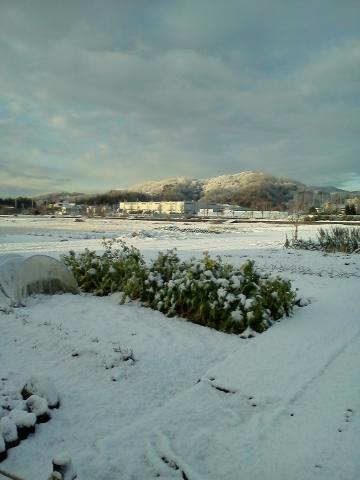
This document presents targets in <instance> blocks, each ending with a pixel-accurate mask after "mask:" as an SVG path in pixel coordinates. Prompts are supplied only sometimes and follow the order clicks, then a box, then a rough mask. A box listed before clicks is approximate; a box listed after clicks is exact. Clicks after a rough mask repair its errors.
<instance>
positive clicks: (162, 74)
mask: <svg viewBox="0 0 360 480" xmlns="http://www.w3.org/2000/svg"><path fill="white" fill-rule="evenodd" d="M359 13H360V4H359V3H358V2H352V1H347V2H337V1H329V0H327V1H325V0H318V1H317V2H301V3H297V2H288V1H281V0H279V1H275V2H266V1H262V0H257V1H254V2H251V3H250V2H239V1H235V0H234V1H230V0H228V1H225V2H218V1H208V0H206V1H205V0H196V1H190V0H186V1H184V2H177V1H171V0H170V1H152V2H148V1H145V0H143V1H141V2H140V1H139V2H133V1H120V2H119V1H113V2H111V1H108V2H104V4H101V6H100V4H99V2H92V1H87V2H81V1H79V2H70V1H64V2H59V3H55V4H54V3H53V2H48V1H32V2H20V1H16V2H13V1H11V2H10V1H4V2H2V4H1V6H0V39H2V41H3V43H2V46H0V54H1V55H2V58H3V59H4V65H6V68H4V69H1V70H0V88H1V91H2V92H3V93H4V96H5V97H6V98H8V99H9V98H15V99H18V101H19V104H20V105H21V104H23V105H22V111H19V112H18V113H17V114H16V113H14V114H13V115H12V116H9V117H8V119H7V123H2V124H1V125H2V126H4V129H3V130H2V133H1V131H0V135H1V136H2V138H3V139H4V143H2V145H3V147H0V150H1V148H3V149H4V148H6V149H7V151H9V150H11V151H12V154H13V155H14V162H16V161H20V160H21V157H22V156H23V155H26V148H28V149H30V148H33V147H35V148H39V149H40V150H41V151H42V152H46V155H45V156H46V157H47V158H48V161H49V162H52V165H53V166H54V165H55V164H58V166H59V168H60V165H59V162H60V160H61V157H63V160H62V161H63V165H64V169H65V168H67V169H71V168H72V172H73V174H74V175H73V177H74V178H75V176H77V178H78V180H77V181H78V182H79V184H81V185H85V186H86V185H89V186H93V185H95V182H96V178H95V177H97V179H98V182H99V185H100V184H101V185H108V186H109V188H110V187H116V186H118V185H117V184H118V183H120V182H121V184H122V185H121V186H123V184H124V183H125V184H126V183H127V184H131V183H137V182H138V181H141V180H145V179H147V178H148V177H149V175H151V176H153V177H156V178H161V177H162V176H163V177H164V176H173V175H182V174H184V175H188V176H202V177H206V176H210V175H217V174H222V173H233V172H236V171H240V170H243V169H252V168H253V169H257V170H265V171H268V172H269V173H273V174H277V175H287V176H290V177H294V178H296V179H298V180H300V181H306V182H309V171H311V174H312V178H313V180H314V182H313V183H328V182H331V183H339V182H345V181H347V180H348V178H349V177H351V176H353V175H360V170H359V168H360V167H359V165H358V158H359V141H358V127H357V125H358V124H359V123H360V111H359V103H358V100H356V99H357V98H359V93H360V91H359V85H360V82H359V70H358V65H359V59H360V57H359V52H360V35H359V28H358V24H357V21H356V18H358V17H359V15H358V14H359ZM0 108H1V103H0ZM56 119H57V120H56ZM60 119H61V120H60ZM0 121H1V117H0ZM19 143H20V146H19ZM98 144H106V145H107V146H108V147H107V150H106V151H102V152H99V151H98V150H97V145H98ZM16 152H17V158H18V160H16V158H15V157H16ZM64 157H65V158H64ZM43 158H44V157H43ZM98 159H100V160H101V162H102V165H103V174H102V173H101V168H99V167H98V165H97V160H98ZM43 161H44V159H43ZM76 162H78V165H80V164H81V166H82V170H81V169H80V167H76V165H77V163H76ZM86 162H88V163H89V164H91V166H92V169H91V170H90V169H86V168H84V166H85V165H86ZM71 165H72V166H71ZM149 167H150V168H149ZM111 171H113V172H114V174H113V175H111V174H110V173H109V172H111ZM94 172H96V175H95V174H94ZM116 172H119V175H118V178H116ZM149 172H151V174H150V173H149ZM134 177H136V178H134ZM110 182H113V183H112V184H110ZM44 183H45V179H44Z"/></svg>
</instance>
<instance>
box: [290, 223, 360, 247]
mask: <svg viewBox="0 0 360 480" xmlns="http://www.w3.org/2000/svg"><path fill="white" fill-rule="evenodd" d="M285 247H286V248H296V249H303V250H321V251H324V252H328V253H334V252H342V253H360V228H358V227H352V228H351V227H332V228H330V229H328V230H325V229H324V228H320V229H319V230H318V233H317V239H316V240H312V239H310V240H302V239H295V238H293V239H292V240H290V241H289V240H288V239H286V242H285Z"/></svg>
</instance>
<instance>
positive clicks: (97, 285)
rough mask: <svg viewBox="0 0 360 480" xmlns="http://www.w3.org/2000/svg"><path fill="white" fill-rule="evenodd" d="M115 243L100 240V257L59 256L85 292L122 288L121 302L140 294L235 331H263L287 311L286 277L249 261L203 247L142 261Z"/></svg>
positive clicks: (169, 311) (158, 306) (291, 297)
mask: <svg viewBox="0 0 360 480" xmlns="http://www.w3.org/2000/svg"><path fill="white" fill-rule="evenodd" d="M114 243H115V242H114V241H109V242H105V243H104V245H105V252H104V253H103V254H102V255H100V256H99V255H96V253H95V252H90V251H89V250H86V251H85V253H82V254H79V255H75V253H74V252H70V254H69V255H68V256H66V257H64V262H65V264H66V265H67V266H69V267H70V268H71V269H72V271H73V272H74V274H75V276H76V278H77V280H78V283H79V285H80V287H81V288H82V289H83V290H84V291H86V292H94V293H95V294H97V295H107V294H109V293H111V292H114V291H122V292H123V299H124V301H125V299H126V298H130V299H139V300H141V301H142V302H143V304H145V305H148V306H150V307H151V308H153V309H155V310H159V311H161V312H163V313H164V314H166V315H168V316H174V315H178V316H181V317H184V318H186V319H188V320H190V321H192V322H195V323H198V324H201V325H206V326H209V327H212V328H215V329H217V330H221V331H225V332H231V333H236V334H240V333H242V332H243V331H244V330H245V329H246V328H248V327H249V328H251V329H252V330H255V331H257V332H263V331H264V330H266V329H267V328H268V327H270V326H271V325H272V323H273V322H274V321H276V320H279V319H280V318H282V317H283V316H284V315H290V314H291V313H292V309H293V305H294V302H295V293H294V292H293V291H292V290H291V285H290V282H289V281H286V280H283V279H281V278H279V277H273V278H268V277H264V276H262V275H260V273H259V272H258V271H257V270H256V268H255V264H254V262H253V261H247V262H245V263H244V264H243V265H242V266H241V267H236V266H233V265H231V264H229V263H227V262H225V261H223V260H222V258H221V257H216V258H212V257H210V255H209V254H208V253H207V252H205V253H204V255H203V257H202V258H200V259H197V258H191V259H189V260H181V259H180V258H179V256H178V254H177V252H176V250H168V251H166V252H160V253H159V254H158V256H157V258H155V259H154V260H152V261H151V262H149V264H145V261H144V259H143V257H142V255H141V253H140V252H139V250H137V249H136V248H134V247H129V246H128V245H126V244H125V243H124V242H122V241H117V242H116V243H117V246H119V247H120V248H116V249H113V246H114Z"/></svg>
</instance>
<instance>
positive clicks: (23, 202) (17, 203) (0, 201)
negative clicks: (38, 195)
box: [0, 197, 33, 210]
mask: <svg viewBox="0 0 360 480" xmlns="http://www.w3.org/2000/svg"><path fill="white" fill-rule="evenodd" d="M0 205H1V206H3V207H5V206H6V207H15V208H16V209H17V210H24V209H27V208H31V207H32V206H33V200H32V199H31V198H28V197H17V198H11V197H8V198H0Z"/></svg>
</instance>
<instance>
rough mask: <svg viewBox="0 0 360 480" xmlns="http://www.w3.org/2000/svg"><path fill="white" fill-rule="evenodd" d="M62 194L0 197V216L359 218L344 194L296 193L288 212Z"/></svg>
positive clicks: (355, 200) (354, 202) (357, 204)
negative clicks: (93, 199)
mask: <svg viewBox="0 0 360 480" xmlns="http://www.w3.org/2000/svg"><path fill="white" fill-rule="evenodd" d="M71 200H72V197H71V196H67V195H64V196H63V197H62V198H59V199H58V201H56V202H49V201H48V200H47V199H33V198H27V197H18V198H7V199H1V198H0V215H19V214H23V215H50V216H72V217H99V216H100V217H119V218H154V219H156V218H157V219H161V218H164V219H166V218H199V217H200V218H214V217H216V218H234V219H239V220H241V219H244V220H245V219H248V220H249V219H254V220H261V219H264V220H265V219H268V220H286V219H287V218H288V217H292V216H294V215H301V216H303V217H305V218H308V219H309V220H311V219H315V220H316V219H326V218H328V219H331V218H334V219H336V218H339V217H355V218H354V219H356V217H357V216H359V218H360V196H353V195H351V194H349V196H347V195H344V194H343V193H338V192H331V193H328V194H325V193H321V192H320V194H319V193H317V194H315V193H314V192H299V193H296V194H295V195H294V198H293V201H292V202H291V203H290V206H291V208H289V209H288V210H277V209H274V208H269V206H268V205H267V204H266V202H264V203H261V202H257V203H256V204H255V205H253V206H250V207H249V206H241V205H236V204H229V203H217V202H204V201H202V200H198V201H195V200H174V201H171V200H168V201H126V200H120V201H114V202H107V203H104V202H99V203H92V204H87V203H84V202H83V201H82V202H80V203H77V202H74V201H71Z"/></svg>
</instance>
